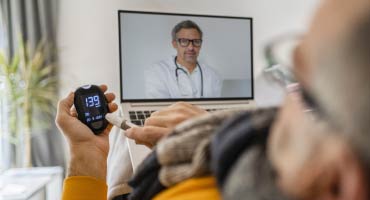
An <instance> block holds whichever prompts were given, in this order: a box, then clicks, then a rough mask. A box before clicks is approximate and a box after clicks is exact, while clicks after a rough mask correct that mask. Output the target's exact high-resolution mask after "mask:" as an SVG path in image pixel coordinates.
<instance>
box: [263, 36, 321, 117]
mask: <svg viewBox="0 0 370 200" xmlns="http://www.w3.org/2000/svg"><path fill="white" fill-rule="evenodd" d="M301 40H302V36H299V35H290V36H286V37H281V38H278V39H277V40H273V41H272V42H270V43H268V44H267V45H266V47H265V49H264V55H265V59H266V62H267V67H265V68H264V69H263V73H264V75H265V77H267V78H268V79H269V80H272V81H273V82H275V83H277V84H278V85H280V86H282V87H284V88H289V91H294V92H298V93H299V94H300V96H301V99H302V101H303V102H302V103H303V104H304V105H305V111H310V112H312V111H314V112H317V113H320V115H321V114H322V112H321V110H322V109H320V106H319V104H317V101H316V100H315V98H314V97H313V96H312V95H311V93H310V92H309V91H307V90H306V89H305V88H304V87H302V85H300V84H299V81H298V80H297V78H296V76H295V74H294V61H293V57H294V53H295V51H296V49H297V46H298V44H299V43H300V41H301ZM292 86H293V87H292Z"/></svg>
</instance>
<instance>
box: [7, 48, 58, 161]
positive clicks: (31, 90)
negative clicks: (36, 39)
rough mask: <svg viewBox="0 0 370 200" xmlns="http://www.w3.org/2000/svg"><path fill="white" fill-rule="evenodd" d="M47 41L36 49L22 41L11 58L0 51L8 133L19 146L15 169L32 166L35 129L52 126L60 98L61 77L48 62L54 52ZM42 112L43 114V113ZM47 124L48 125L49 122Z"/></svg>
mask: <svg viewBox="0 0 370 200" xmlns="http://www.w3.org/2000/svg"><path fill="white" fill-rule="evenodd" d="M46 44H47V43H46V42H41V43H40V44H39V45H37V47H36V48H35V49H31V48H28V47H27V45H26V44H25V43H23V42H20V44H19V46H18V50H17V51H16V52H15V54H14V56H13V57H12V58H11V59H7V57H6V56H5V54H4V53H3V52H0V76H2V81H3V83H2V85H3V89H2V90H1V91H0V98H6V100H4V101H0V102H3V103H4V102H6V105H2V106H0V108H1V107H2V108H5V109H6V112H5V115H7V116H6V119H7V120H5V119H4V120H3V121H2V122H1V123H6V126H7V127H8V128H7V130H8V131H9V132H10V134H9V135H10V142H11V143H12V144H13V145H14V146H15V148H14V149H15V152H16V153H15V155H16V156H13V158H15V160H14V161H13V166H16V167H30V166H31V164H32V163H31V134H32V131H33V129H34V128H35V127H44V128H47V126H48V125H50V124H51V123H52V118H53V116H54V114H55V110H56V109H55V105H56V99H57V76H56V67H55V64H54V63H50V62H48V61H47V60H46V55H47V53H50V51H49V49H50V48H48V47H47V45H46ZM40 113H41V114H40ZM45 122H46V123H45Z"/></svg>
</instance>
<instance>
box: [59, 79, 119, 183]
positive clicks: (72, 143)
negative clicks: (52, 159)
mask: <svg viewBox="0 0 370 200" xmlns="http://www.w3.org/2000/svg"><path fill="white" fill-rule="evenodd" d="M100 88H101V89H102V91H103V92H105V91H107V86H106V85H102V86H100ZM105 97H106V99H107V101H108V107H109V111H110V112H114V111H115V110H117V108H118V106H117V105H116V104H115V103H112V101H113V100H114V98H115V96H114V94H113V93H107V94H105ZM73 99H74V93H73V92H71V93H70V94H69V95H68V96H67V97H66V98H65V99H62V100H61V101H59V103H58V111H57V116H56V119H55V122H56V124H57V126H58V128H59V130H60V131H61V132H62V133H63V135H64V136H65V137H66V139H67V142H68V145H69V149H70V153H71V160H70V166H69V170H68V176H94V177H96V178H98V179H101V180H105V177H106V168H107V167H106V160H107V156H108V151H109V138H108V135H109V132H110V130H111V128H112V125H110V124H109V125H108V127H107V128H106V129H105V130H104V131H103V132H102V133H101V134H99V135H94V133H93V132H92V131H91V130H90V129H89V128H88V127H87V126H86V125H85V124H83V123H82V122H81V121H80V120H78V119H77V112H76V109H75V108H74V107H73Z"/></svg>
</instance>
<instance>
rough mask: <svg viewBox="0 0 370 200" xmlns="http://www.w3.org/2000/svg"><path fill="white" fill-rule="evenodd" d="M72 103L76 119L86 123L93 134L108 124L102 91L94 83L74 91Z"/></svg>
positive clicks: (99, 131) (106, 107) (105, 102)
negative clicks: (76, 115)
mask: <svg viewBox="0 0 370 200" xmlns="http://www.w3.org/2000/svg"><path fill="white" fill-rule="evenodd" d="M74 105H75V107H76V110H77V114H78V119H79V120H80V121H81V122H82V123H84V124H86V125H87V126H88V127H89V128H90V129H91V130H92V131H93V132H94V134H96V135H97V134H99V133H101V132H103V130H104V129H105V128H106V127H107V126H108V121H107V120H106V119H105V115H106V114H107V113H108V103H107V100H106V98H105V96H104V93H103V92H102V91H101V90H100V88H99V87H98V86H96V85H85V86H82V87H79V88H77V90H76V91H75V97H74Z"/></svg>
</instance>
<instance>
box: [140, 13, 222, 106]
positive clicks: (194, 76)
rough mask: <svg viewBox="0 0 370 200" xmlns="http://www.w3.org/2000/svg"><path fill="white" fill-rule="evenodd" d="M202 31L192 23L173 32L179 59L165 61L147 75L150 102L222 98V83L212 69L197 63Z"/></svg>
mask: <svg viewBox="0 0 370 200" xmlns="http://www.w3.org/2000/svg"><path fill="white" fill-rule="evenodd" d="M202 35H203V33H202V31H201V30H200V28H199V26H198V25H197V24H196V23H194V22H193V21H190V20H186V21H182V22H180V23H178V24H177V25H176V26H175V27H174V28H173V29H172V46H173V48H175V49H176V51H177V55H176V56H172V57H170V58H168V59H166V60H162V61H160V62H158V63H156V64H154V65H153V66H151V67H149V68H148V69H147V70H146V71H145V93H146V97H147V98H160V99H167V98H212V97H220V95H221V86H222V80H221V79H220V77H219V75H218V74H217V73H216V72H215V71H214V70H213V69H212V68H211V67H209V66H207V65H205V64H204V63H200V62H199V61H198V56H199V52H200V49H201V47H202Z"/></svg>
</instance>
